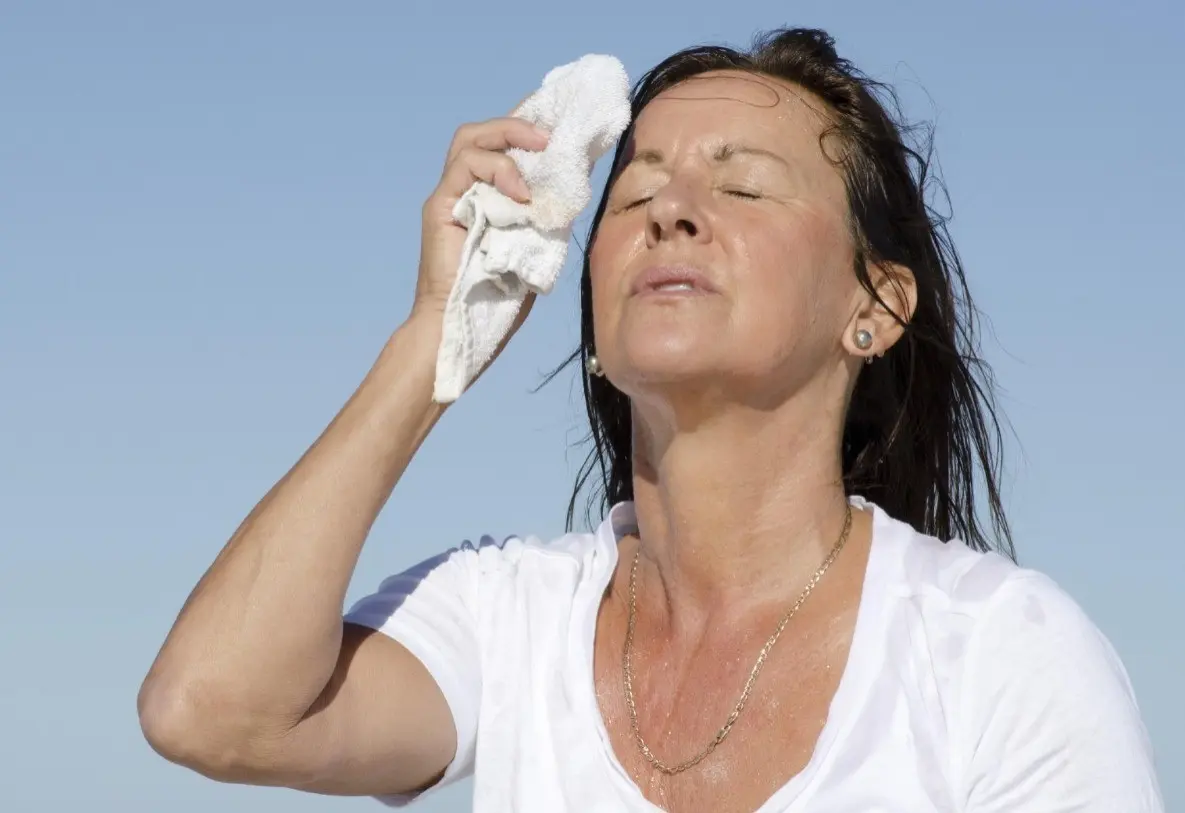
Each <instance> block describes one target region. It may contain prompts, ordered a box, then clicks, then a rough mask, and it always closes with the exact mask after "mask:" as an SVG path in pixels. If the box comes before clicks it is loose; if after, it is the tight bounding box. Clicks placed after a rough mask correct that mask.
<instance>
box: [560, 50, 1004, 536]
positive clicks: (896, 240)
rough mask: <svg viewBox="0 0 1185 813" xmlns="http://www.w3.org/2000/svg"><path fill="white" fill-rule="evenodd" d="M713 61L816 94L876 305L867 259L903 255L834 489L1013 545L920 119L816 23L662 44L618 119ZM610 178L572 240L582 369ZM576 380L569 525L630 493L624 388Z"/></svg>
mask: <svg viewBox="0 0 1185 813" xmlns="http://www.w3.org/2000/svg"><path fill="white" fill-rule="evenodd" d="M720 70H734V71H744V72H749V73H754V74H761V75H767V76H770V77H775V78H777V79H781V80H784V81H787V82H790V83H792V84H794V85H797V86H799V87H801V88H803V89H804V90H806V91H808V92H809V93H811V94H813V95H814V96H815V97H817V98H818V99H819V100H821V101H822V102H823V109H824V111H825V113H826V114H827V119H828V126H827V127H826V128H825V130H826V132H825V133H824V136H823V137H824V138H827V139H831V138H832V137H836V136H837V137H838V138H839V141H838V143H839V144H840V145H842V147H843V149H841V150H840V151H839V153H840V155H839V156H838V157H836V158H834V160H836V162H837V164H838V167H839V170H840V172H841V173H842V175H843V178H844V183H845V185H846V188H847V198H848V205H849V209H850V218H851V228H852V236H853V240H854V244H855V248H856V251H855V267H854V269H853V272H854V273H855V275H856V277H857V279H858V280H859V281H860V283H861V284H862V285H863V286H864V288H866V289H867V290H868V291H869V293H871V294H872V295H873V296H874V297H876V299H877V301H878V302H880V304H881V305H882V306H884V307H885V308H886V309H888V310H889V311H890V312H892V308H890V307H889V305H888V304H887V303H886V302H885V301H884V300H883V299H881V298H880V297H879V296H878V295H877V293H876V290H875V288H874V287H873V283H872V280H871V279H870V275H869V273H868V269H867V263H869V262H871V263H872V264H873V265H876V264H887V263H895V264H900V265H903V266H905V267H907V268H909V269H910V270H911V271H912V272H913V276H914V278H915V280H916V286H917V306H916V309H915V311H914V313H913V315H912V317H911V318H910V319H909V320H908V322H906V321H905V320H904V319H901V318H900V316H899V317H898V319H899V321H901V322H902V324H903V325H904V329H905V330H904V334H903V336H902V337H901V339H900V340H899V341H898V342H897V343H896V344H894V345H893V347H892V348H890V349H889V350H888V351H887V352H886V353H885V355H884V357H883V358H881V359H878V360H876V362H875V363H874V364H871V365H868V366H865V367H863V368H862V369H861V372H860V375H859V379H858V380H857V383H856V385H855V389H854V391H853V394H852V398H851V402H850V404H849V406H848V411H847V415H846V419H845V425H844V430H843V444H842V457H843V461H842V463H843V476H844V485H845V489H846V490H847V492H848V493H849V494H853V493H855V494H860V495H862V496H864V497H866V498H868V499H870V500H872V501H873V502H875V503H877V504H878V505H880V506H881V507H882V508H883V509H884V510H885V511H886V512H887V513H888V514H889V515H890V516H893V517H895V518H897V519H899V520H902V521H904V522H908V523H909V524H911V525H912V526H914V527H915V528H917V529H918V530H920V531H921V532H923V533H926V534H931V535H933V536H936V537H938V538H940V539H944V540H948V539H952V538H959V539H962V540H963V541H964V542H965V543H966V544H968V545H969V546H970V547H972V548H975V549H977V550H992V549H994V550H998V551H1000V552H1002V553H1004V554H1005V555H1007V556H1009V557H1012V558H1015V552H1014V550H1013V546H1012V536H1011V532H1010V530H1009V525H1008V520H1007V517H1006V515H1005V512H1004V507H1003V504H1002V501H1001V497H1000V473H1001V466H1002V453H1003V442H1002V432H1001V427H1000V419H999V417H998V414H997V411H996V408H995V406H994V397H993V388H994V382H993V377H992V374H991V370H990V369H989V368H988V366H987V365H986V363H985V362H984V361H983V359H982V358H981V357H980V356H979V354H978V338H977V330H976V311H975V308H974V306H973V304H972V302H971V297H970V292H969V291H968V287H967V281H966V278H965V275H964V272H963V267H962V263H961V262H960V259H959V256H958V254H957V252H956V251H955V247H954V245H953V244H952V242H951V239H950V236H949V234H948V232H947V229H946V218H945V217H943V216H941V215H939V214H938V213H936V212H935V210H934V209H933V208H932V207H931V206H930V204H929V203H928V202H927V194H928V192H929V191H930V190H931V188H932V187H934V186H938V187H939V188H940V189H941V185H940V184H938V182H937V181H936V179H935V177H934V174H933V172H932V168H931V163H932V144H933V140H932V137H931V135H932V133H931V132H930V131H927V136H926V137H925V138H924V139H922V141H923V142H924V144H923V145H922V146H910V145H909V144H907V142H906V137H907V136H912V135H914V134H916V132H918V131H917V129H916V128H910V127H907V126H906V125H905V124H904V123H902V117H901V114H900V112H899V111H900V106H899V104H898V103H897V100H896V96H895V94H894V93H893V91H892V89H891V88H889V87H887V86H886V85H884V84H882V83H880V82H876V81H873V80H872V79H870V78H868V77H867V76H865V75H864V74H862V73H861V72H860V71H858V70H857V69H856V68H855V67H854V66H853V65H852V64H851V63H850V62H848V61H847V60H846V59H843V58H841V57H840V56H839V55H838V54H837V53H836V49H835V43H834V40H833V39H832V38H831V37H830V36H829V35H828V34H827V33H826V32H823V31H819V30H815V29H802V28H792V29H779V30H775V31H771V32H767V33H764V34H761V35H759V36H758V37H757V38H756V40H755V42H754V44H753V46H752V47H751V48H750V49H749V50H748V51H737V50H734V49H732V48H726V47H720V46H698V47H693V48H688V49H686V50H683V51H680V52H679V53H676V54H674V55H673V56H670V57H668V58H667V59H665V60H664V61H663V62H662V63H660V64H659V65H658V66H656V67H655V68H653V69H652V70H651V71H649V72H648V73H647V74H646V75H644V76H643V77H642V78H641V79H640V80H639V81H638V83H637V84H636V85H635V87H634V89H633V92H632V95H631V104H632V111H633V116H634V120H635V121H636V119H637V116H638V113H639V112H640V111H641V110H642V109H643V108H644V107H645V106H646V105H647V104H648V103H649V102H650V101H651V100H652V99H654V98H655V97H656V96H657V95H659V94H660V93H662V92H664V91H666V90H668V89H669V88H672V87H674V86H676V85H678V84H680V83H681V82H684V81H686V80H688V79H691V78H693V77H695V76H698V75H700V74H703V73H706V72H709V71H720ZM631 132H632V126H631V128H630V130H628V131H627V132H626V134H625V136H624V137H623V138H622V139H621V141H620V143H619V144H618V147H617V152H616V155H615V156H614V161H613V165H614V167H616V166H618V164H619V162H620V161H621V159H622V155H623V153H624V151H625V150H626V149H627V143H628V141H629V136H630V135H631ZM829 143H830V141H829ZM820 146H822V144H821V145H820ZM833 152H835V151H828V152H827V153H826V154H828V155H831V154H832V153H833ZM612 182H613V177H610V180H609V182H608V183H607V184H606V188H605V191H604V193H603V195H602V197H601V200H600V203H599V205H598V207H597V210H596V214H595V216H594V218H593V221H592V225H591V227H590V230H589V236H588V239H587V241H586V242H585V250H584V262H583V271H582V279H581V284H580V298H581V314H580V316H581V319H580V322H581V342H580V347H579V349H577V350H576V352H575V353H573V354H572V356H571V357H570V358H569V359H568V361H567V362H566V363H580V365H581V369H582V370H583V362H585V361H586V360H587V358H588V356H589V355H590V354H591V353H592V352H593V314H592V286H591V282H590V277H589V253H590V249H591V247H592V245H593V243H594V241H595V239H596V232H597V228H598V226H599V224H600V222H601V218H602V217H603V215H604V212H605V207H606V202H607V200H608V197H609V191H610V188H611V186H612ZM582 384H583V389H584V397H585V403H586V406H587V411H588V420H589V425H590V429H591V431H590V433H589V438H588V440H589V441H591V445H592V449H591V451H590V452H589V455H588V457H587V459H586V460H585V461H584V464H583V466H582V467H581V468H580V471H579V473H578V475H577V478H576V484H575V488H574V489H573V492H572V499H571V501H570V503H569V506H568V525H569V527H572V525H573V518H574V515H575V512H576V505H577V501H578V499H579V495H580V494H581V493H583V492H585V491H589V492H590V494H589V502H588V516H589V518H590V519H591V518H592V517H593V516H594V515H595V514H602V515H603V514H604V512H605V511H606V510H607V509H608V508H609V507H610V506H611V505H613V504H615V503H617V502H619V501H623V500H631V499H633V471H632V462H633V461H632V449H631V441H632V427H631V410H630V401H629V398H628V397H627V396H626V395H624V394H623V393H621V392H620V391H619V390H617V389H616V388H614V387H613V385H612V384H610V383H609V381H608V380H607V379H605V378H598V377H593V376H590V375H588V374H587V372H585V373H583V375H582ZM983 509H986V512H987V515H988V517H987V522H986V523H985V521H984V519H983V518H981V517H980V511H981V510H983ZM989 524H990V529H989V528H988V527H987V525H989Z"/></svg>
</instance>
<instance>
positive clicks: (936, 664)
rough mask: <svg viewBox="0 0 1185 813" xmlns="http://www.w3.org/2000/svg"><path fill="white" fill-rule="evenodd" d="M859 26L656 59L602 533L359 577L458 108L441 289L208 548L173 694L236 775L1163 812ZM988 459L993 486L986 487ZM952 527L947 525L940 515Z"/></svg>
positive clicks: (429, 215)
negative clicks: (294, 458) (857, 59)
mask: <svg viewBox="0 0 1185 813" xmlns="http://www.w3.org/2000/svg"><path fill="white" fill-rule="evenodd" d="M874 90H875V88H874V86H873V85H872V84H871V83H870V82H868V81H867V80H865V79H863V78H862V77H861V76H860V75H859V74H858V73H857V72H856V71H855V70H854V69H853V68H852V67H851V66H850V65H849V64H848V63H847V62H845V61H843V60H841V59H840V58H839V57H838V56H837V55H836V53H835V51H834V49H833V46H832V42H831V40H830V39H829V38H828V37H827V35H825V34H823V33H822V32H817V31H807V30H787V31H779V32H775V33H773V34H770V35H768V36H766V37H765V38H764V39H762V40H761V41H760V42H759V43H758V45H757V46H756V48H755V49H754V50H753V51H752V52H750V53H748V54H741V53H736V52H733V51H729V50H725V49H719V48H703V49H693V50H691V51H687V52H683V53H680V54H677V55H675V56H673V57H671V58H670V59H668V60H667V61H665V62H664V63H663V64H662V65H660V66H659V67H657V68H656V69H655V70H654V71H652V72H651V73H650V74H648V75H647V76H646V77H645V78H644V79H643V81H642V82H641V83H640V85H639V87H638V88H637V90H636V93H635V100H634V102H635V103H634V113H635V119H634V122H633V124H632V125H631V128H630V130H629V131H628V132H627V133H626V137H625V138H623V140H622V143H621V146H620V148H619V150H618V153H617V156H616V158H615V163H614V167H613V172H612V176H611V179H610V182H609V185H608V188H607V189H606V194H605V196H604V199H603V200H602V201H601V204H600V207H599V209H598V211H597V214H596V219H595V222H594V225H593V230H592V235H591V237H590V240H589V241H588V245H589V250H588V252H587V255H586V257H585V264H584V269H583V283H582V284H583V304H582V319H583V331H582V333H583V341H582V344H581V348H580V350H579V351H578V354H577V357H579V358H581V359H583V360H584V361H585V367H586V376H585V379H584V383H585V393H586V396H587V401H588V408H589V417H590V420H591V423H592V434H593V440H594V442H595V449H594V453H593V456H592V457H591V458H590V464H589V466H588V467H586V469H585V470H584V472H583V473H582V481H583V480H584V479H586V478H587V477H588V476H590V475H592V474H594V473H596V472H597V471H599V472H600V473H601V475H602V477H601V479H602V481H603V485H604V496H605V499H606V505H607V506H608V507H610V508H611V510H609V511H608V514H607V517H606V518H605V520H604V521H603V522H602V523H601V525H600V527H599V528H598V529H597V530H596V532H595V533H591V534H576V533H573V534H568V535H566V536H564V537H562V538H560V539H556V540H552V541H544V540H539V539H534V538H526V539H519V538H513V539H511V540H508V541H507V542H506V543H504V544H502V545H495V544H484V545H481V546H479V547H476V548H475V547H472V546H468V545H467V546H465V547H462V548H460V549H457V550H454V551H449V552H447V553H445V554H442V555H441V556H440V557H437V558H436V559H434V560H431V561H429V562H425V563H424V564H422V565H421V566H419V567H416V568H413V569H412V570H410V571H408V572H407V573H404V574H402V575H400V576H397V577H394V578H392V579H390V580H388V581H387V582H386V583H384V584H383V586H382V588H381V589H380V590H379V591H378V592H377V593H375V594H374V595H372V596H370V597H368V598H366V599H364V600H363V601H361V602H359V604H358V605H357V606H356V607H355V608H353V610H352V611H351V612H350V613H349V614H348V615H347V617H346V620H345V622H344V623H343V621H342V618H341V606H342V602H343V600H344V597H345V594H346V589H347V584H348V582H349V580H350V577H351V574H352V572H353V570H354V567H355V564H356V561H357V558H358V555H359V551H360V550H361V548H362V544H363V541H364V539H365V537H366V536H367V533H368V531H369V529H370V527H371V525H372V523H373V521H374V519H375V517H376V515H377V514H378V512H379V510H380V508H381V507H382V506H383V504H384V502H385V501H386V499H387V498H388V496H389V494H390V493H391V490H392V489H393V488H394V486H395V484H396V482H397V481H398V480H399V478H400V476H401V475H402V473H403V472H404V470H405V468H406V467H407V465H408V463H409V461H410V460H411V458H412V456H413V454H414V453H415V451H416V449H417V448H418V446H419V445H420V443H421V441H423V439H424V437H425V436H426V435H427V433H428V432H429V431H430V430H431V428H432V427H433V426H434V425H435V424H436V422H437V420H438V419H439V418H440V415H441V412H442V408H441V407H439V406H437V405H434V404H433V403H432V400H431V393H432V383H433V373H434V361H435V352H436V348H437V343H438V341H439V336H440V322H441V312H442V310H443V303H444V302H445V299H446V298H447V296H448V292H449V288H450V286H451V283H452V278H453V274H454V271H455V268H456V265H457V258H458V255H459V250H460V246H461V242H462V240H463V238H464V233H463V231H462V230H461V229H460V228H459V227H458V226H457V225H456V224H455V223H453V221H452V220H451V217H450V212H451V209H452V205H453V203H454V202H455V201H456V200H457V198H458V197H459V196H460V195H461V194H462V193H463V192H464V191H465V190H466V189H467V188H468V187H469V186H470V185H471V184H472V183H473V182H474V180H475V179H482V180H486V181H490V182H493V183H495V184H496V185H497V186H498V187H499V188H500V189H502V190H503V191H504V192H505V193H507V194H510V195H514V196H517V197H520V198H525V197H526V196H527V194H528V193H527V190H526V189H525V187H523V185H522V182H521V179H520V178H519V176H518V174H517V172H516V170H515V166H514V164H513V162H512V161H511V160H510V159H509V158H508V157H507V156H505V155H504V154H503V153H502V151H503V150H504V149H506V148H508V147H520V148H524V149H539V148H541V147H542V146H543V145H544V144H545V143H546V134H543V133H539V132H537V131H535V130H534V129H533V128H532V127H530V126H529V125H527V124H526V123H524V122H521V121H516V120H513V119H499V120H495V121H490V122H485V123H482V124H476V125H470V126H466V127H462V128H461V129H460V130H459V131H458V133H457V136H456V138H455V140H454V142H453V145H452V148H451V149H450V152H449V156H448V161H447V166H446V168H445V170H444V173H443V176H442V179H441V182H440V185H439V187H438V188H437V190H436V191H435V193H434V194H433V195H432V196H431V198H430V199H429V200H428V202H427V204H426V206H425V207H424V227H423V249H422V259H421V266H420V271H419V280H418V284H417V289H416V297H415V305H414V307H413V309H412V313H411V315H410V316H409V318H408V319H407V320H406V322H405V323H404V324H403V325H402V326H401V327H400V328H399V329H398V330H397V331H396V332H395V333H394V335H393V336H392V338H391V339H390V341H389V343H388V344H387V346H386V347H385V348H384V349H383V351H382V353H381V355H380V357H379V358H378V360H377V361H376V363H375V365H374V367H373V368H372V369H371V371H370V372H369V374H368V376H367V377H366V379H365V381H364V382H363V383H362V384H361V386H360V387H359V388H358V390H357V392H356V393H355V394H354V396H353V397H352V398H351V399H350V401H349V403H348V404H346V406H345V407H344V408H343V409H342V411H341V412H340V414H339V415H338V416H337V417H336V419H335V420H334V421H333V423H332V424H331V425H330V426H329V428H328V429H327V430H326V431H325V433H324V434H323V435H322V437H321V438H320V439H318V441H317V442H316V443H315V444H314V445H313V446H312V448H311V449H310V450H309V451H308V453H307V454H306V455H305V456H304V457H303V458H302V459H301V460H300V462H299V463H298V464H297V465H296V466H295V467H294V468H293V470H292V471H291V472H289V473H288V475H287V476H286V477H284V479H283V480H282V481H281V482H280V483H279V484H277V485H276V487H275V488H274V489H273V490H272V491H271V492H270V493H269V494H268V495H267V496H266V497H265V498H264V499H263V500H262V502H260V504H259V505H258V506H257V507H256V509H255V510H254V511H253V512H252V513H251V515H250V516H249V517H248V518H247V519H246V521H245V522H244V523H243V525H242V527H241V528H240V529H239V530H238V531H237V532H236V534H235V535H234V537H233V538H232V539H231V540H230V542H229V543H228V545H227V546H226V548H225V550H224V551H223V552H222V554H221V555H220V556H219V557H218V559H217V561H216V562H215V563H214V565H213V566H212V567H211V569H210V570H209V572H208V573H207V574H206V575H205V577H204V578H203V579H202V581H201V582H200V583H199V584H198V586H197V588H196V590H195V591H194V593H193V595H192V596H191V597H190V599H189V601H188V602H187V604H186V606H185V608H184V609H183V611H182V613H181V615H180V617H179V618H178V619H177V622H176V625H175V626H174V628H173V630H172V632H171V634H170V635H169V638H168V640H167V641H166V643H165V645H164V647H163V649H162V651H161V653H160V655H159V657H158V659H157V661H156V663H155V664H154V666H153V668H152V670H151V672H150V674H149V675H148V677H147V679H146V681H145V683H144V686H143V688H142V691H141V695H140V702H139V709H140V717H141V721H142V725H143V728H144V731H145V733H146V736H147V737H148V739H149V741H150V742H151V743H152V744H153V746H154V747H155V748H156V749H157V750H159V751H160V752H161V753H162V754H164V755H165V756H166V757H168V758H169V759H171V760H174V761H176V762H179V763H181V764H184V765H188V766H190V767H192V768H194V769H196V770H198V771H201V772H202V773H204V774H206V775H208V776H211V777H214V778H217V779H220V780H224V781H233V782H248V783H256V784H275V785H286V786H290V787H294V788H303V789H307V790H310V791H316V792H320V793H329V794H355V795H374V796H379V797H381V798H383V799H385V800H386V801H387V802H388V803H390V804H392V805H398V804H403V803H405V802H407V801H409V800H411V799H413V798H417V796H419V795H421V794H422V793H423V792H425V791H427V790H428V789H431V788H434V787H440V786H443V785H445V784H448V783H449V782H452V781H454V780H455V779H457V778H458V777H461V776H464V775H466V774H468V773H470V772H474V771H475V774H476V783H475V809H476V810H478V811H506V810H516V811H547V812H548V813H554V811H567V810H571V811H577V810H579V811H602V810H603V811H610V810H612V811H621V810H633V811H645V810H653V809H655V806H657V807H661V808H663V809H666V810H672V811H753V810H758V809H759V810H761V811H767V812H769V813H772V812H773V811H826V812H827V813H844V812H845V811H852V813H856V812H857V811H859V813H866V812H867V811H874V810H875V811H899V812H900V813H905V811H909V813H921V812H922V811H935V812H936V813H937V812H938V811H943V813H946V812H947V811H951V812H953V811H965V812H966V813H1005V811H1007V813H1030V812H1031V813H1037V811H1040V812H1041V813H1048V812H1049V811H1061V810H1065V811H1069V810H1073V811H1080V812H1084V811H1089V812H1090V813H1104V811H1105V813H1116V812H1117V811H1126V812H1127V813H1133V812H1139V813H1143V812H1144V811H1159V810H1161V809H1162V808H1163V804H1162V802H1161V801H1160V795H1159V791H1158V789H1157V783H1156V778H1155V775H1154V770H1153V767H1152V757H1151V754H1150V748H1149V744H1148V741H1147V738H1146V734H1145V731H1144V727H1143V725H1142V723H1141V721H1140V717H1139V712H1138V710H1137V707H1136V703H1135V700H1134V699H1133V695H1132V691H1131V687H1130V686H1129V684H1128V681H1127V678H1126V675H1125V672H1124V669H1123V666H1122V665H1121V663H1120V662H1119V660H1118V659H1117V658H1116V656H1115V654H1114V653H1113V651H1112V650H1111V648H1110V647H1109V645H1108V644H1107V642H1106V641H1105V640H1104V639H1103V637H1102V636H1101V635H1100V633H1099V632H1098V631H1097V629H1096V628H1095V627H1094V625H1093V624H1091V622H1090V621H1089V620H1088V619H1087V618H1086V617H1085V616H1084V615H1083V614H1082V612H1081V611H1080V610H1079V608H1078V607H1077V606H1076V605H1075V604H1074V602H1073V601H1072V600H1071V599H1070V598H1068V597H1067V596H1066V595H1065V594H1064V593H1063V592H1061V591H1060V590H1059V589H1058V588H1057V587H1056V586H1055V585H1054V584H1053V583H1052V582H1051V581H1050V580H1048V579H1047V578H1044V577H1042V576H1041V575H1039V574H1037V573H1034V572H1032V571H1028V570H1024V569H1021V568H1019V567H1018V566H1016V565H1015V564H1014V563H1013V562H1012V561H1011V558H1010V557H1009V556H1008V555H1000V553H989V552H987V551H988V550H989V549H990V548H992V547H993V543H992V536H991V535H990V534H989V531H988V530H987V529H986V528H985V527H984V525H983V523H982V522H981V521H980V520H979V519H978V518H977V517H976V513H975V507H976V504H977V502H979V501H982V502H983V503H985V504H986V505H987V506H988V508H989V510H990V514H991V518H992V523H991V525H992V527H993V528H994V534H995V538H996V539H997V540H998V541H997V543H996V545H995V546H996V547H998V548H999V549H1000V550H1002V551H1003V552H1004V553H1005V554H1008V553H1009V552H1010V551H1011V545H1010V542H1009V534H1008V529H1007V523H1006V522H1005V518H1004V514H1003V511H1002V508H1001V504H1000V499H999V496H998V491H997V488H996V474H997V457H996V448H997V447H996V443H995V439H996V436H997V433H996V431H995V427H996V424H995V418H994V416H993V414H992V412H991V409H990V406H989V402H988V400H987V392H986V390H985V389H984V386H983V383H982V382H983V381H985V380H986V379H985V376H984V372H985V371H984V370H982V365H981V363H980V362H979V361H978V360H976V359H975V358H974V357H973V356H971V355H970V350H971V341H972V333H971V323H970V321H969V320H970V306H969V303H968V302H967V301H966V297H965V291H964V288H963V279H962V273H961V270H960V267H959V264H958V262H957V259H956V256H955V253H954V251H953V249H951V247H950V245H949V244H948V242H947V241H946V235H945V232H944V231H943V230H942V228H941V224H939V223H937V222H936V221H935V219H934V218H933V217H932V216H931V215H930V214H929V212H928V210H927V209H926V207H925V204H924V202H923V195H922V190H923V185H924V183H925V179H924V171H915V172H911V166H913V165H921V166H923V167H924V162H923V161H922V160H921V157H920V156H918V155H916V154H914V153H912V152H910V151H909V150H908V149H906V147H904V146H903V143H902V140H901V136H900V132H899V130H898V128H897V126H896V125H895V124H894V123H893V121H892V120H891V118H890V117H889V116H888V115H887V113H886V112H885V110H884V108H883V107H882V105H881V104H880V103H879V102H878V101H877V97H876V96H875V95H874ZM980 482H982V483H983V484H984V485H983V491H982V493H981V489H980V487H979V486H978V485H977V484H978V483H980ZM947 539H949V540H951V541H949V542H946V543H945V544H944V543H943V542H940V541H939V540H947Z"/></svg>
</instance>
